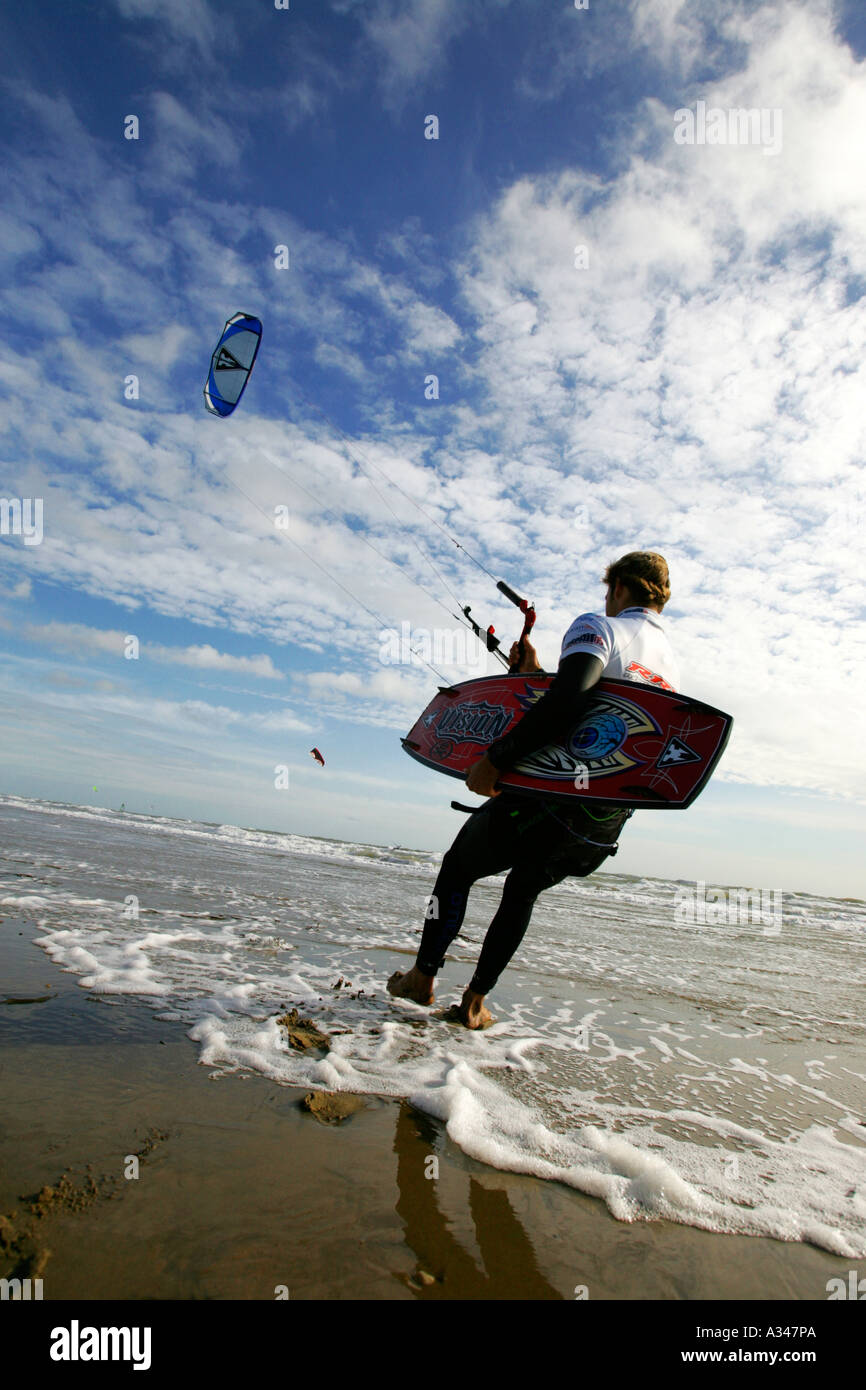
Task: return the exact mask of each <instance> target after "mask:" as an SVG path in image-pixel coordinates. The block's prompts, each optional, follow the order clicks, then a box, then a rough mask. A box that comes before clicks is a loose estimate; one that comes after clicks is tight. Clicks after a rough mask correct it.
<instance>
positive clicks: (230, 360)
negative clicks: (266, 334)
mask: <svg viewBox="0 0 866 1390" xmlns="http://www.w3.org/2000/svg"><path fill="white" fill-rule="evenodd" d="M261 341H262V321H261V319H257V318H254V317H253V315H252V314H235V315H234V317H233V318H230V319H227V320H226V325H225V328H224V329H223V331H222V333H221V335H220V340H219V342H218V343H217V345H216V347H215V348H214V351H213V356H212V357H211V360H210V371H209V372H208V375H207V384H206V386H205V388H204V403H205V405H206V406H207V408H208V410H209V411H210V412H211V414H212V415H221V416H226V415H231V413H232V411H233V410H234V408H235V406H236V405H237V404H238V401H239V400H240V398H241V396H242V395H243V394H244V387H245V386H246V384H247V382H248V381H249V379H250V373H251V372H252V370H253V363H254V362H255V360H256V354H257V353H258V350H259V344H260V343H261Z"/></svg>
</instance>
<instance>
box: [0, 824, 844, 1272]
mask: <svg viewBox="0 0 866 1390" xmlns="http://www.w3.org/2000/svg"><path fill="white" fill-rule="evenodd" d="M63 814H64V815H65V814H66V813H65V812H64V813H63ZM40 818H41V817H40ZM90 824H91V827H92V833H93V834H94V837H95V839H94V849H93V852H91V851H90V849H88V851H87V854H88V858H87V860H84V859H83V858H82V846H81V839H80V832H79V831H76V836H75V839H74V844H73V845H72V847H71V849H70V853H69V854H68V856H66V857H64V853H63V846H62V843H59V842H58V841H57V839H56V838H55V839H53V840H52V841H51V846H50V857H49V853H48V852H47V851H46V852H45V853H44V854H43V855H42V857H41V858H40V856H39V855H38V854H34V855H32V856H31V861H30V862H29V863H28V866H27V868H28V873H29V874H31V875H32V878H30V879H28V880H27V881H28V884H32V892H22V891H21V887H20V881H19V882H13V877H12V875H11V874H6V873H3V872H2V871H0V910H2V908H3V907H5V908H6V909H7V910H12V911H15V912H16V913H17V914H19V915H21V916H22V917H23V918H24V920H28V921H31V922H35V923H36V924H38V931H34V936H36V937H37V939H38V940H39V944H40V945H42V946H43V948H44V949H45V950H46V951H47V952H48V954H49V955H50V956H51V958H52V959H53V960H54V962H55V963H56V964H57V966H58V967H59V968H61V969H64V970H70V971H73V972H75V974H76V975H77V976H78V977H79V982H80V983H81V984H82V985H83V986H85V987H87V988H89V989H93V990H98V991H100V992H102V993H106V994H123V995H138V996H141V997H142V998H145V999H149V1000H152V1001H158V1009H159V1013H158V1017H160V1018H162V1019H165V1020H166V1021H174V1022H178V1023H181V1022H182V1023H183V1024H184V1025H185V1027H186V1029H187V1031H188V1035H189V1037H190V1038H191V1039H192V1041H193V1042H194V1043H195V1045H196V1047H197V1048H198V1049H199V1059H200V1061H201V1062H202V1063H203V1064H204V1065H206V1066H207V1067H208V1068H209V1069H210V1070H211V1073H212V1075H214V1076H215V1077H216V1078H218V1077H219V1076H221V1075H223V1074H225V1073H227V1072H232V1071H237V1070H245V1069H246V1070H250V1071H255V1072H258V1073H260V1074H262V1075H265V1076H268V1077H270V1078H272V1079H273V1080H274V1081H277V1082H281V1083H288V1084H291V1085H294V1086H302V1087H307V1088H309V1087H314V1088H321V1089H326V1090H334V1091H356V1092H360V1093H373V1094H379V1095H385V1096H394V1097H407V1098H408V1099H409V1100H410V1101H411V1103H412V1104H414V1105H415V1106H417V1107H418V1108H419V1109H420V1110H422V1111H424V1112H426V1113H427V1114H429V1115H431V1116H434V1117H436V1118H438V1119H439V1120H440V1121H441V1122H442V1123H443V1125H444V1126H445V1127H446V1129H447V1132H448V1134H449V1136H450V1138H451V1139H452V1140H453V1141H454V1142H455V1143H456V1144H458V1145H459V1146H460V1148H461V1149H463V1151H464V1152H466V1153H467V1154H469V1155H471V1156H472V1157H474V1158H476V1159H478V1160H480V1161H482V1162H485V1163H489V1164H492V1165H494V1166H495V1167H498V1168H502V1169H507V1170H509V1171H514V1172H519V1173H525V1174H531V1175H533V1176H535V1177H538V1178H539V1179H543V1180H553V1181H558V1182H562V1183H566V1184H568V1185H570V1186H571V1187H573V1188H575V1189H578V1190H580V1191H582V1192H585V1193H587V1194H589V1195H592V1196H595V1197H598V1198H599V1199H601V1200H602V1201H604V1202H605V1203H606V1205H607V1207H608V1209H609V1211H610V1212H611V1213H612V1215H613V1216H615V1217H616V1218H617V1219H619V1220H622V1221H636V1220H650V1219H658V1218H665V1219H668V1220H671V1221H677V1222H681V1223H685V1224H688V1225H691V1226H697V1227H701V1228H703V1229H706V1230H711V1231H720V1232H730V1233H741V1234H753V1235H766V1236H775V1237H777V1238H779V1239H784V1240H795V1241H811V1242H812V1243H814V1244H817V1245H819V1246H821V1247H822V1248H824V1249H826V1250H830V1251H833V1252H834V1253H836V1254H838V1255H842V1256H844V1257H846V1258H862V1257H864V1256H866V1144H864V1140H866V1128H864V1126H863V1125H862V1123H861V1115H862V1104H863V1093H864V1088H863V1084H862V1067H861V1070H859V1071H858V1067H857V1062H858V1061H859V1058H860V1057H861V1056H862V1045H863V1039H864V1028H863V1021H862V1010H861V1008H860V1004H859V1002H858V996H857V987H858V973H862V964H863V947H864V940H863V933H862V930H861V925H862V924H861V923H860V922H859V921H858V920H857V918H856V916H855V915H854V914H849V915H848V917H847V918H846V930H845V931H844V932H840V931H839V930H838V924H839V922H840V920H841V919H840V915H839V911H838V908H839V905H838V904H833V905H831V906H830V907H829V908H828V910H827V911H828V920H829V919H830V917H832V921H833V923H834V928H833V930H832V932H824V933H823V934H822V926H821V921H822V918H821V909H820V908H819V907H818V906H817V905H816V904H817V903H818V901H819V900H809V901H807V902H805V903H804V902H803V901H802V899H801V900H800V901H799V902H798V914H797V917H796V921H795V922H793V923H791V924H787V923H786V924H785V927H784V929H783V932H782V934H781V936H780V937H778V938H773V937H770V938H767V937H764V936H763V935H762V933H761V931H760V928H758V929H756V930H744V929H743V928H738V927H725V928H724V929H721V930H716V931H713V932H703V933H701V932H691V933H687V932H683V931H682V930H681V929H678V928H677V927H676V926H675V925H673V924H672V921H671V902H672V894H673V890H674V885H673V884H665V883H664V882H663V881H658V880H656V881H653V880H640V881H638V883H637V884H635V881H634V880H629V879H627V878H625V877H623V878H618V877H617V876H614V875H607V876H605V877H604V878H603V879H599V880H598V882H597V885H596V888H595V891H594V892H593V891H592V890H591V889H590V886H589V884H588V882H583V881H575V883H574V884H573V885H571V884H569V885H563V887H562V888H561V889H557V890H554V891H553V892H551V893H549V894H547V895H545V896H544V898H542V899H541V900H540V902H539V905H538V907H537V908H536V913H535V916H534V918H533V922H532V925H531V927H530V932H529V933H528V935H527V938H526V939H525V941H524V943H523V946H522V947H521V950H520V952H519V953H518V955H517V956H516V957H515V959H514V961H513V962H512V965H511V967H510V968H509V971H508V972H507V974H506V976H504V977H503V980H502V982H501V984H500V987H499V988H497V990H496V991H495V992H494V994H493V995H492V996H491V1000H490V1007H491V1009H492V1011H493V1013H494V1014H495V1016H496V1019H497V1022H496V1023H495V1025H494V1026H493V1027H492V1028H490V1029H487V1030H486V1031H484V1032H483V1033H471V1032H468V1031H466V1030H464V1029H462V1028H460V1027H459V1026H457V1027H455V1026H454V1025H451V1024H449V1023H447V1022H445V1021H443V1020H442V1019H440V1018H438V1017H436V1010H437V1009H438V1008H439V1006H440V1005H445V1004H447V1003H448V1002H450V1001H451V1000H452V999H454V998H455V997H459V993H460V990H461V989H462V986H463V985H464V984H465V982H466V981H467V980H468V978H469V976H470V975H471V971H472V966H473V963H474V959H475V957H476V955H477V949H478V948H477V944H476V945H472V946H471V947H470V946H468V945H466V944H465V941H466V940H467V939H468V940H470V941H473V940H474V941H475V942H477V941H478V939H479V938H480V936H481V935H482V934H483V930H484V928H485V927H486V924H487V922H488V921H489V919H490V916H491V915H492V910H493V909H494V908H495V905H496V902H497V900H498V891H497V890H496V886H495V884H494V885H490V884H489V883H488V884H485V885H480V886H479V888H478V889H476V892H475V895H474V896H473V908H472V910H471V914H470V917H469V918H468V920H467V929H466V932H465V937H464V944H461V943H459V942H458V943H457V944H456V946H455V950H454V952H453V954H454V956H455V961H454V962H453V963H451V964H450V965H449V966H447V967H446V971H445V973H444V978H442V980H441V983H440V984H439V986H438V1000H437V1006H435V1007H434V1010H432V1011H431V1010H427V1009H423V1008H421V1007H420V1006H419V1005H416V1004H413V1003H411V1002H408V1001H402V1000H401V1001H397V1000H393V999H392V998H391V997H390V996H389V995H388V994H387V993H386V992H385V990H384V981H385V980H386V979H387V977H388V975H389V974H390V973H391V972H392V971H393V970H394V969H405V968H406V967H407V966H408V964H409V963H411V958H412V956H413V955H414V951H415V949H416V946H417V941H418V936H419V934H420V930H421V927H422V925H423V920H424V904H425V901H426V898H427V896H428V894H429V892H430V890H431V887H432V883H431V877H430V869H429V867H428V866H427V865H426V864H425V866H423V867H422V868H421V869H420V870H419V868H418V867H417V866H415V867H414V868H413V867H412V866H411V865H407V864H405V863H393V864H392V863H388V862H385V861H384V860H380V859H378V858H374V859H372V860H371V859H369V858H368V859H367V860H366V862H362V859H363V856H360V855H358V854H357V853H356V850H357V847H353V846H349V847H343V849H342V851H341V852H333V851H332V848H331V847H330V846H329V845H326V846H325V847H324V848H323V846H322V842H315V843H314V842H312V841H310V842H309V843H308V844H307V845H306V846H305V847H304V848H302V849H299V848H298V846H297V844H296V845H295V847H294V848H293V849H292V851H291V852H288V851H284V852H283V853H281V854H280V855H274V853H273V848H274V846H273V844H272V843H270V842H269V843H267V844H263V845H256V844H251V843H250V842H249V841H248V840H247V839H246V838H245V837H244V836H245V835H246V832H244V836H241V837H238V836H233V835H226V834H225V833H223V832H224V831H225V829H226V828H225V827H221V828H218V830H219V831H220V833H213V834H211V835H210V838H209V839H208V836H206V835H203V834H202V833H201V832H200V831H199V830H198V828H192V829H191V830H190V831H189V832H187V833H185V834H180V833H179V831H178V833H177V834H176V836H175V837H174V838H172V837H167V838H166V837H162V838H161V840H160V843H159V845H158V847H157V848H155V849H154V848H153V847H152V846H153V845H154V838H153V835H152V833H151V831H150V830H142V829H141V828H138V829H136V828H132V829H130V828H129V827H128V826H127V827H124V833H125V834H127V835H128V836H129V840H128V847H127V849H126V850H123V849H122V844H123V843H126V842H122V843H121V845H120V847H117V846H115V843H114V841H113V840H112V842H111V847H110V851H109V850H106V849H105V842H104V841H101V840H100V839H99V835H100V833H101V831H100V830H99V823H98V821H96V819H95V818H94V820H92V821H91V822H90ZM113 833H114V832H112V834H113ZM251 833H252V832H251ZM285 838H286V837H281V839H282V840H285ZM172 844H175V845H176V846H177V849H176V851H175V850H173V849H172V848H171V845H172ZM97 848H98V849H99V850H100V855H97V853H96V850H97ZM337 848H338V850H339V847H337ZM191 851H192V852H191ZM20 859H21V854H20V850H19V851H18V861H20ZM97 859H99V865H98V868H94V867H91V863H90V861H94V862H95V861H96V860H97ZM17 867H19V868H20V862H18V864H17ZM0 870H2V864H0ZM130 894H134V895H135V898H136V901H137V902H138V904H139V905H140V906H139V915H138V916H137V917H135V916H131V915H130V909H129V907H128V901H129V895H130ZM636 898H640V899H641V901H640V902H637V901H636ZM125 904H126V905H127V906H125ZM846 906H847V905H846ZM858 953H859V954H858ZM672 962H675V965H676V968H675V969H672V968H671V963H672ZM291 1008H297V1009H298V1010H299V1011H300V1013H301V1014H302V1016H309V1017H311V1018H312V1020H313V1021H314V1023H315V1024H316V1025H317V1027H319V1028H320V1029H322V1030H323V1031H325V1032H326V1033H328V1034H329V1036H330V1050H329V1051H328V1052H327V1053H326V1054H323V1053H321V1052H316V1053H310V1052H299V1051H296V1050H294V1049H293V1048H292V1047H291V1046H290V1045H289V1041H288V1037H287V1034H286V1030H285V1028H284V1027H283V1026H281V1025H280V1024H279V1022H278V1018H279V1017H280V1016H281V1015H282V1014H283V1013H284V1011H285V1010H286V1009H291Z"/></svg>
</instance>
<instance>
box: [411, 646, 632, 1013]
mask: <svg viewBox="0 0 866 1390" xmlns="http://www.w3.org/2000/svg"><path fill="white" fill-rule="evenodd" d="M603 670H604V666H603V663H602V662H601V661H599V660H598V658H597V657H594V656H590V655H589V654H587V653H579V654H577V655H575V656H570V657H566V658H565V660H563V661H562V662H561V663H560V667H559V670H558V672H557V674H556V678H555V679H554V681H553V682H552V684H551V686H550V688H549V690H548V691H547V692H546V693H545V694H544V696H543V697H542V698H541V699H540V700H539V701H538V702H537V704H535V705H533V706H532V708H531V709H530V710H528V711H527V713H526V714H525V715H524V716H523V718H522V719H521V720H520V721H519V722H518V723H517V724H516V725H515V727H514V730H513V731H512V732H511V733H510V734H507V735H506V736H505V738H502V739H500V740H499V741H498V742H497V743H493V744H491V745H490V748H489V749H488V750H487V753H488V757H489V758H490V760H491V762H492V763H493V764H494V765H495V766H496V767H497V768H498V769H499V770H500V771H505V770H506V769H507V768H509V767H512V766H513V765H514V764H515V763H517V762H520V760H521V759H522V758H525V757H527V756H528V754H530V753H533V752H535V750H536V749H537V748H543V747H544V746H545V744H548V743H553V742H555V741H556V739H557V738H559V737H561V736H563V735H564V734H565V733H567V731H568V730H569V729H570V728H572V727H573V726H574V724H575V723H576V722H577V720H578V719H579V717H580V714H581V710H582V708H583V706H584V705H586V704H588V703H589V701H590V699H591V697H592V687H593V686H594V685H595V684H597V682H598V681H599V680H600V678H601V675H602V672H603ZM630 814H631V812H630V811H628V810H623V809H622V808H621V807H618V806H611V805H609V804H607V803H603V802H598V801H593V802H591V803H590V802H587V803H583V802H580V803H576V804H575V805H574V806H572V805H570V804H569V803H567V802H563V801H558V800H557V801H554V800H550V801H546V800H542V799H541V798H538V797H528V796H520V795H519V794H517V793H514V792H507V791H506V792H500V794H499V795H498V796H494V797H491V798H490V799H489V800H488V801H487V802H485V804H484V805H483V806H482V807H480V808H479V810H477V811H475V812H474V813H473V814H472V815H471V816H470V818H469V820H468V821H467V822H466V824H465V825H464V827H463V829H462V830H461V831H460V834H459V835H458V836H457V838H456V840H455V841H454V843H453V845H452V846H451V848H450V849H449V850H448V852H447V854H446V855H445V856H444V858H443V860H442V865H441V868H440V870H439V876H438V878H437V879H436V884H435V887H434V889H433V895H432V899H431V907H430V915H429V917H428V920H427V922H426V924H425V927H424V933H423V935H422V938H421V945H420V947H419V950H418V957H417V960H416V965H417V967H418V969H419V970H420V971H421V972H422V973H423V974H424V975H435V974H436V972H437V971H438V970H439V969H440V967H441V966H442V965H443V964H444V961H445V953H446V951H447V950H448V947H449V946H450V945H451V943H452V941H453V940H454V938H455V937H456V935H457V933H458V932H459V930H460V928H461V926H462V924H463V917H464V915H465V912H466V903H467V900H468V897H469V890H470V888H471V887H472V885H473V883H475V882H476V881H477V880H478V879H479V878H486V877H487V876H488V875H489V874H498V873H502V872H503V870H505V869H511V873H510V874H509V875H508V877H507V879H506V880H505V887H504V889H503V893H502V901H501V903H500V905H499V909H498V911H497V913H496V916H495V917H494V918H493V921H492V922H491V923H490V926H489V927H488V929H487V935H486V936H485V938H484V945H483V947H482V950H481V955H480V956H479V958H478V965H477V967H476V970H475V974H474V976H473V978H472V981H471V983H470V986H469V987H470V989H472V990H475V991H476V992H477V993H478V994H488V993H489V992H490V990H492V989H493V986H494V985H495V984H496V981H497V980H498V979H499V976H500V975H501V974H502V971H503V970H504V969H505V967H506V965H507V964H508V962H509V961H510V960H511V957H512V956H513V955H514V952H515V951H516V950H517V948H518V946H519V945H520V943H521V941H522V940H523V937H524V934H525V932H526V928H527V927H528V925H529V919H530V917H531V916H532V909H533V907H534V906H535V899H536V898H537V897H538V894H539V893H542V892H544V890H545V889H546V888H552V887H553V885H554V884H556V883H561V882H562V880H563V879H564V878H568V877H576V878H583V877H585V876H586V875H587V874H591V873H592V872H593V870H594V869H597V868H598V866H599V865H600V864H602V863H603V862H604V860H605V859H606V858H607V856H608V855H609V854H615V853H616V838H617V835H618V834H619V832H620V830H621V829H622V826H623V825H624V824H625V821H626V820H627V819H628V817H629V815H630Z"/></svg>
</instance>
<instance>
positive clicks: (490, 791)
mask: <svg viewBox="0 0 866 1390" xmlns="http://www.w3.org/2000/svg"><path fill="white" fill-rule="evenodd" d="M498 777H499V768H498V767H494V766H493V764H492V762H491V761H490V759H489V758H488V756H487V754H486V753H485V754H484V757H483V758H479V759H478V762H477V763H473V764H472V766H471V767H470V769H469V772H468V773H467V776H466V785H467V787H468V788H469V790H470V791H471V792H475V795H476V796H498V795H499V792H498V791H497V790H496V782H497V778H498Z"/></svg>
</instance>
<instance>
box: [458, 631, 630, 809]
mask: <svg viewBox="0 0 866 1390" xmlns="http://www.w3.org/2000/svg"><path fill="white" fill-rule="evenodd" d="M603 671H604V662H603V661H600V660H599V658H598V657H597V656H593V655H592V653H591V652H576V653H575V654H574V655H573V656H567V657H566V658H565V659H564V660H563V661H562V662H561V663H560V666H559V670H558V672H557V673H556V676H555V677H554V679H553V682H552V684H551V685H550V687H549V689H548V690H546V691H545V693H544V694H543V695H542V697H541V699H540V700H539V701H538V703H537V704H535V705H533V706H532V708H531V709H529V710H527V711H526V714H524V716H523V718H522V719H520V720H519V721H518V723H517V724H516V725H515V727H514V728H513V729H512V730H511V731H510V732H509V733H507V734H506V735H505V737H504V738H500V739H497V741H496V742H495V743H491V745H490V747H489V748H488V750H487V752H486V754H485V755H484V757H483V758H481V759H479V761H478V762H477V763H475V764H474V765H473V766H472V767H471V768H470V769H469V775H468V776H467V778H466V785H467V787H468V788H469V790H470V791H471V792H475V793H476V794H477V795H478V796H498V792H496V791H495V790H494V788H495V786H496V779H497V777H498V775H499V773H500V772H505V771H506V770H507V769H508V768H510V767H513V766H514V764H515V763H518V762H520V760H521V759H522V758H525V757H528V755H529V754H530V753H534V752H535V750H536V749H537V748H543V747H544V746H545V744H548V743H555V742H556V740H557V739H558V738H559V737H560V736H561V735H562V734H565V733H567V732H568V730H569V728H573V726H574V725H575V724H576V723H577V721H578V720H579V718H580V715H581V713H582V711H583V709H584V707H585V706H586V705H587V704H588V703H589V699H590V697H591V695H592V689H593V686H595V685H597V684H598V682H599V681H600V680H601V675H602V672H603Z"/></svg>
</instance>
